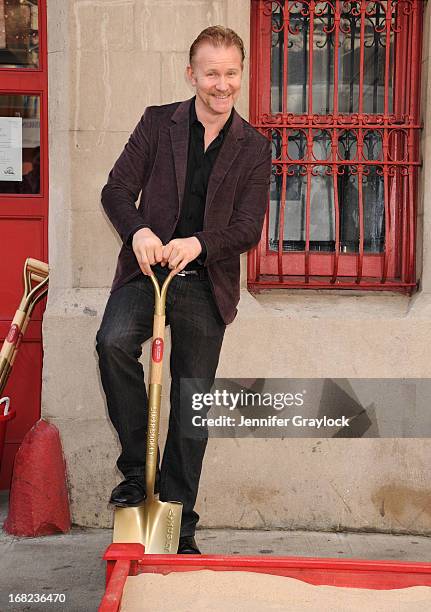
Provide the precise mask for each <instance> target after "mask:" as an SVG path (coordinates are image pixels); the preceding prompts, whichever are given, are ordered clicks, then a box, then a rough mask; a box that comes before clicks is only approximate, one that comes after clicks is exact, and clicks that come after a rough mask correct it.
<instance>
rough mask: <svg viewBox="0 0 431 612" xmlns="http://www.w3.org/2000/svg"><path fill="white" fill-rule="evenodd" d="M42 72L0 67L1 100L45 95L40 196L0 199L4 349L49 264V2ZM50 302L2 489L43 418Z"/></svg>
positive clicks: (21, 379)
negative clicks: (28, 274)
mask: <svg viewBox="0 0 431 612" xmlns="http://www.w3.org/2000/svg"><path fill="white" fill-rule="evenodd" d="M38 9H39V10H38V30H39V67H38V68H35V69H32V68H0V96H1V95H3V94H16V95H35V96H40V193H39V194H4V195H2V194H0V345H1V343H3V340H4V338H5V336H6V334H7V332H8V330H9V326H10V322H11V320H12V318H13V315H14V312H15V310H16V309H17V307H18V305H19V302H20V299H21V297H22V293H23V283H22V270H23V265H24V261H25V259H26V257H33V258H35V259H40V260H42V261H45V262H48V191H49V189H48V68H47V61H48V51H47V31H46V30H47V17H46V0H39V2H38ZM45 304H46V300H45V299H44V300H42V301H41V302H40V303H39V304H38V305H37V307H36V308H35V310H34V313H33V315H32V319H31V321H30V323H29V326H28V328H27V332H26V335H25V337H24V340H23V342H22V344H21V346H20V350H19V353H18V355H17V358H16V361H15V364H14V367H13V370H12V372H11V375H10V378H9V381H8V384H7V386H6V389H5V392H4V394H5V395H7V396H9V397H10V398H11V406H12V405H13V407H14V408H15V409H16V412H17V416H16V418H15V420H14V421H11V422H10V423H9V425H8V428H7V437H6V445H5V451H4V456H3V461H2V469H1V472H0V489H7V488H9V485H10V479H11V474H12V466H13V460H14V458H15V454H16V451H17V450H18V448H19V445H20V443H21V441H22V439H23V437H24V435H25V434H26V433H27V431H28V430H29V429H30V428H31V427H32V426H33V424H34V423H35V422H36V421H37V420H38V419H39V418H40V405H41V382H42V316H43V311H44V309H45Z"/></svg>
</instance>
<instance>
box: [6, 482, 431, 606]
mask: <svg viewBox="0 0 431 612" xmlns="http://www.w3.org/2000/svg"><path fill="white" fill-rule="evenodd" d="M7 507H8V498H7V494H6V493H5V492H1V493H0V525H3V522H4V520H5V518H6V515H7ZM196 540H197V542H198V544H199V545H200V548H201V550H202V552H203V553H206V554H225V555H275V556H279V555H282V556H302V557H332V558H339V559H340V558H343V559H387V560H397V561H424V562H430V560H431V537H423V536H411V535H390V534H380V533H326V532H310V531H260V530H239V529H237V530H231V529H201V530H199V531H198V532H197V533H196ZM111 542H112V531H111V530H110V529H84V528H81V527H73V528H72V530H71V532H70V533H68V534H59V535H54V536H44V537H40V538H18V537H14V536H10V535H8V534H7V533H5V532H4V531H3V530H1V532H0V611H1V612H6V611H7V612H10V611H13V612H21V611H31V612H45V611H47V610H48V611H51V610H52V611H53V612H57V611H58V610H63V611H65V612H96V611H97V609H98V605H99V603H100V600H101V598H102V596H103V592H104V586H105V582H104V581H105V566H104V562H103V561H102V557H103V553H104V551H105V549H106V548H107V546H108V545H109V544H110V543H111ZM21 593H26V594H39V595H41V594H44V595H45V596H49V595H52V596H53V597H52V599H54V598H55V594H62V595H64V598H65V602H64V603H60V602H59V598H58V597H57V602H54V601H52V602H49V601H47V602H46V603H44V604H40V603H15V602H11V601H10V600H11V599H12V597H13V598H14V599H17V597H16V596H17V595H19V594H21ZM18 598H19V597H18ZM33 599H36V598H35V597H33ZM62 599H63V597H62ZM170 612H171V611H170ZM197 612H200V611H197ZM220 612H222V611H220ZM262 612H264V611H262ZM418 612H421V611H418Z"/></svg>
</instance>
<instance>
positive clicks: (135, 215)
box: [97, 26, 271, 554]
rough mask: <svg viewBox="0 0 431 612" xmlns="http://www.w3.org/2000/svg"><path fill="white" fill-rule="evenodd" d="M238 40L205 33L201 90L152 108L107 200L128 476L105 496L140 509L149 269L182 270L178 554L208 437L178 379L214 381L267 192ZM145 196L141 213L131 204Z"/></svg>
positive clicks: (107, 326) (176, 319)
mask: <svg viewBox="0 0 431 612" xmlns="http://www.w3.org/2000/svg"><path fill="white" fill-rule="evenodd" d="M243 60H244V48H243V43H242V40H241V39H240V38H239V36H238V35H237V34H236V33H235V32H233V31H232V30H230V29H227V28H223V27H220V26H214V27H210V28H206V29H205V30H204V31H203V32H201V34H200V35H199V36H198V37H197V39H196V40H195V41H194V43H193V44H192V46H191V48H190V65H189V66H188V67H187V74H188V78H189V79H190V82H191V84H192V85H193V87H194V88H195V91H196V96H195V97H194V98H192V99H191V100H187V101H185V102H176V103H174V104H168V105H164V106H158V107H149V108H147V109H146V111H145V114H144V115H143V117H142V118H141V120H140V122H139V123H138V125H137V127H136V128H135V130H134V132H133V134H132V135H131V137H130V139H129V141H128V143H127V145H126V147H125V149H124V151H123V152H122V154H121V156H120V157H119V159H118V160H117V162H116V164H115V166H114V168H113V169H112V170H111V172H110V174H109V179H108V183H107V185H105V187H104V188H103V191H102V203H103V207H104V209H105V211H106V213H107V215H108V217H109V219H110V220H111V222H112V224H113V225H114V227H115V229H116V230H117V231H118V233H119V235H120V236H121V239H122V241H123V246H122V248H121V252H120V255H119V259H118V265H117V270H116V274H115V278H114V282H113V285H112V290H111V295H110V297H109V300H108V303H107V305H106V310H105V314H104V317H103V321H102V324H101V328H100V330H99V331H98V334H97V351H98V354H99V366H100V372H101V379H102V384H103V388H104V391H105V394H106V398H107V405H108V412H109V416H110V419H111V421H112V423H113V425H114V427H115V429H116V430H117V432H118V436H119V439H120V443H121V447H122V452H121V455H120V457H119V459H118V461H117V466H118V468H119V470H120V471H121V472H122V473H123V475H124V477H125V480H123V481H122V482H121V483H120V484H119V485H118V486H117V487H115V489H114V490H113V492H112V495H111V499H110V502H111V503H113V504H115V505H118V506H130V505H137V504H140V503H141V502H142V501H143V500H144V499H145V496H146V492H145V476H144V475H145V450H146V429H147V416H148V410H147V395H146V391H145V384H144V376H143V371H142V367H141V365H140V364H139V362H138V358H139V356H140V354H141V345H142V343H143V342H144V341H145V340H147V339H149V338H150V337H151V335H152V320H153V310H154V295H153V286H152V283H151V280H150V278H148V275H149V274H151V272H152V270H153V272H154V273H155V274H156V276H157V278H158V280H159V282H163V280H164V278H166V276H167V274H168V273H169V271H170V270H174V271H175V277H174V279H173V280H172V282H171V285H170V288H169V291H168V296H167V304H166V320H167V324H168V325H170V328H171V344H172V348H171V361H170V366H171V379H172V380H171V393H170V402H171V410H170V418H169V431H168V435H167V440H166V446H165V451H164V455H163V461H162V464H161V469H160V470H158V473H157V478H156V492H157V491H159V493H160V500H161V501H171V500H174V501H180V502H182V504H183V515H182V523H181V534H180V544H179V548H178V552H179V553H182V554H184V553H190V554H199V553H200V551H199V549H198V547H197V544H196V541H195V539H194V534H195V528H196V524H197V522H198V520H199V516H198V514H197V513H196V512H195V511H194V509H193V508H194V505H195V501H196V497H197V492H198V486H199V478H200V474H201V467H202V461H203V457H204V453H205V448H206V442H207V440H206V439H205V438H204V439H194V438H193V439H192V438H189V437H185V436H184V435H182V434H181V431H180V381H181V379H182V378H189V379H190V378H199V379H205V380H206V381H208V382H209V384H212V382H213V380H214V378H215V373H216V369H217V364H218V360H219V354H220V349H221V346H222V341H223V336H224V332H225V327H226V325H227V324H228V323H230V322H231V321H232V320H233V319H234V317H235V315H236V306H237V303H238V300H239V274H240V254H241V253H243V252H245V251H247V250H248V249H250V248H251V247H253V246H254V245H255V244H257V242H258V241H259V239H260V235H261V231H262V224H263V219H264V215H265V209H266V205H267V198H268V187H269V176H270V169H271V153H270V144H269V142H268V140H266V139H265V138H264V137H263V136H262V135H261V134H259V133H258V132H257V130H255V129H254V128H253V127H252V126H250V125H249V124H248V123H247V122H246V121H245V120H243V119H242V118H241V117H240V116H239V115H238V114H237V113H236V111H235V110H234V104H235V102H236V100H237V99H238V96H239V93H240V88H241V78H242V72H243ZM140 191H142V195H141V199H140V203H139V208H138V209H137V208H136V206H135V202H136V200H137V198H138V195H139V192H140Z"/></svg>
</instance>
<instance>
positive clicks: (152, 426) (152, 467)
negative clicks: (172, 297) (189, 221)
mask: <svg viewBox="0 0 431 612" xmlns="http://www.w3.org/2000/svg"><path fill="white" fill-rule="evenodd" d="M150 278H151V280H152V282H153V285H154V320H153V340H152V343H151V358H150V377H149V378H150V380H149V389H148V427H147V454H146V460H145V483H146V491H147V499H148V500H151V499H153V498H154V485H155V481H156V471H157V449H158V445H159V427H160V405H161V398H162V374H163V353H164V345H165V304H166V292H167V289H168V286H169V283H170V282H171V280H172V278H173V276H172V274H169V276H168V277H167V278H166V280H165V282H164V283H163V286H162V288H160V285H159V283H158V281H157V278H156V276H155V275H154V274H153V275H152V276H151V277H150Z"/></svg>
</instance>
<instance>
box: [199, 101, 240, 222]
mask: <svg viewBox="0 0 431 612" xmlns="http://www.w3.org/2000/svg"><path fill="white" fill-rule="evenodd" d="M242 138H243V126H242V119H241V117H240V116H239V115H238V113H237V112H236V111H235V110H234V117H233V120H232V125H231V126H230V129H229V131H228V133H227V135H226V139H225V141H224V142H223V144H222V147H221V151H220V153H219V154H218V156H217V159H216V161H215V164H214V168H213V169H212V172H211V175H210V179H209V182H208V191H207V200H206V205H205V216H206V214H207V211H208V210H209V208H210V206H211V204H212V201H213V200H214V196H215V194H216V192H217V189H218V188H219V187H220V185H221V184H222V183H223V181H224V179H225V177H226V174H227V173H228V171H229V169H230V167H231V166H232V164H233V162H234V161H235V159H236V158H237V156H238V154H239V152H240V150H241V142H240V141H241V140H242Z"/></svg>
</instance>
